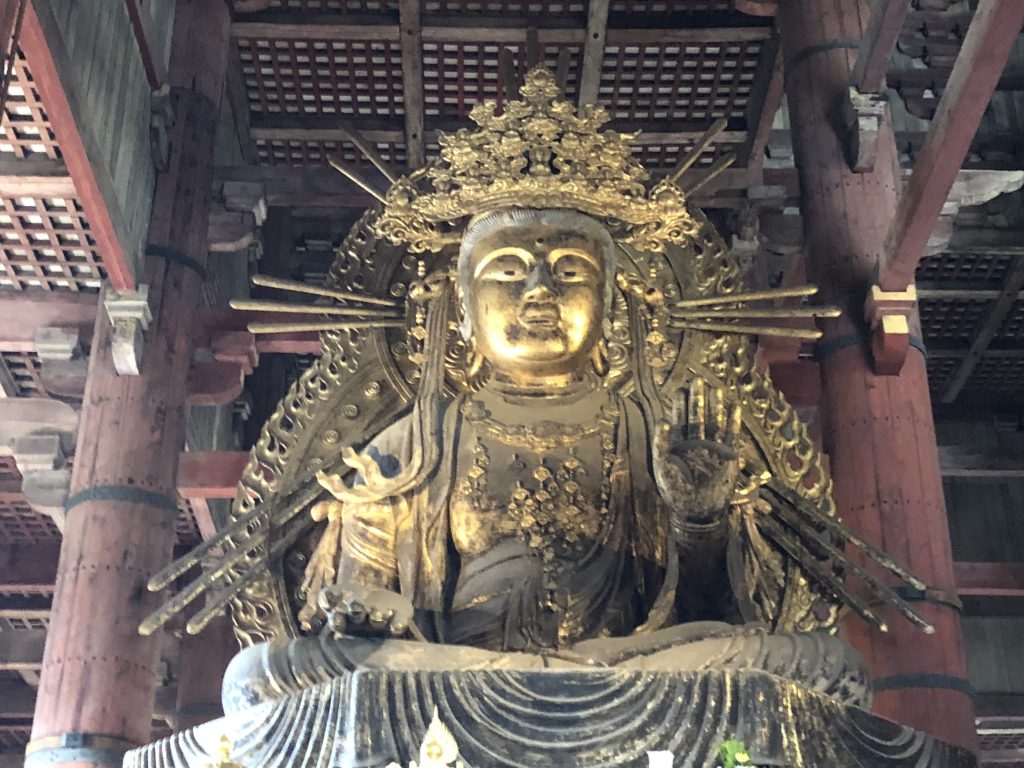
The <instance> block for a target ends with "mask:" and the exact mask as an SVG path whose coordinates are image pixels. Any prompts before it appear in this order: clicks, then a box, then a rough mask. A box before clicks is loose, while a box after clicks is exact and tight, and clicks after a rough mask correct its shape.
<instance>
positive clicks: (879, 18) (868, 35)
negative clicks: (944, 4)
mask: <svg viewBox="0 0 1024 768" xmlns="http://www.w3.org/2000/svg"><path fill="white" fill-rule="evenodd" d="M908 10H910V0H877V2H875V5H874V7H872V9H871V20H870V21H869V22H868V28H867V30H866V31H865V32H864V37H862V38H861V41H860V52H859V53H858V54H857V63H856V64H855V65H854V67H853V74H852V75H851V78H850V79H851V85H853V86H855V87H856V88H857V90H859V91H860V92H861V93H880V92H881V90H882V87H883V86H884V85H885V71H886V69H887V68H888V66H889V59H891V58H892V53H893V51H895V50H896V41H897V40H899V36H900V32H901V31H902V30H903V22H904V20H905V19H906V16H907V11H908Z"/></svg>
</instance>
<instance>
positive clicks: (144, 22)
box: [124, 0, 167, 91]
mask: <svg viewBox="0 0 1024 768" xmlns="http://www.w3.org/2000/svg"><path fill="white" fill-rule="evenodd" d="M124 2H125V6H126V7H127V9H128V19H129V21H131V25H132V31H133V32H134V33H135V42H136V44H137V45H138V48H139V55H140V56H141V58H142V66H143V68H144V69H145V70H146V79H147V80H148V81H149V87H150V88H151V89H152V90H154V91H155V90H157V89H158V88H159V87H160V86H161V85H163V84H164V83H165V82H166V81H167V67H166V65H165V64H164V60H163V57H162V56H161V55H160V51H159V45H158V43H157V39H156V30H155V29H154V28H153V17H152V15H151V14H150V12H149V6H148V5H146V6H145V7H143V5H142V3H141V2H139V0H124Z"/></svg>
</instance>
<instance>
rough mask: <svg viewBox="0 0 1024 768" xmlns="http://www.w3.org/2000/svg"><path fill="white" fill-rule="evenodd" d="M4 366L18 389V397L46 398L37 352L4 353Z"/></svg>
mask: <svg viewBox="0 0 1024 768" xmlns="http://www.w3.org/2000/svg"><path fill="white" fill-rule="evenodd" d="M0 355H2V356H3V361H4V365H5V366H7V370H8V371H9V372H10V374H11V378H12V379H14V384H15V386H16V387H17V388H18V391H17V392H16V393H15V395H16V396H17V397H46V396H47V394H46V387H45V386H44V385H43V379H42V376H41V375H40V367H41V365H40V362H39V355H37V354H36V353H35V352H2V353H0Z"/></svg>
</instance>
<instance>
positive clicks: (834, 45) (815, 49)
mask: <svg viewBox="0 0 1024 768" xmlns="http://www.w3.org/2000/svg"><path fill="white" fill-rule="evenodd" d="M849 48H854V49H858V50H859V49H860V40H853V39H852V38H849V37H834V38H828V39H826V40H823V41H822V42H820V43H818V44H817V45H808V46H807V47H806V48H801V49H800V50H799V51H797V52H796V53H794V54H793V55H792V56H790V57H789V58H788V59H787V60H786V63H785V65H784V67H783V72H784V74H785V77H789V73H790V70H792V69H793V67H795V66H796V65H797V64H802V63H803V62H805V61H807V60H808V59H809V58H811V57H812V56H817V55H818V54H819V53H826V52H828V51H835V50H841V49H849Z"/></svg>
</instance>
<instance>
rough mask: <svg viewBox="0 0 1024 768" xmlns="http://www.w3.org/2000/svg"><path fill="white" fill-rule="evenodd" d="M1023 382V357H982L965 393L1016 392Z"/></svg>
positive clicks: (968, 381)
mask: <svg viewBox="0 0 1024 768" xmlns="http://www.w3.org/2000/svg"><path fill="white" fill-rule="evenodd" d="M1021 382H1024V357H983V358H981V360H980V361H979V362H978V365H977V366H976V367H975V369H974V371H973V372H972V373H971V378H970V379H968V380H967V385H966V387H965V389H966V390H967V391H979V390H985V391H989V392H1017V391H1019V390H1020V387H1021Z"/></svg>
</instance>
